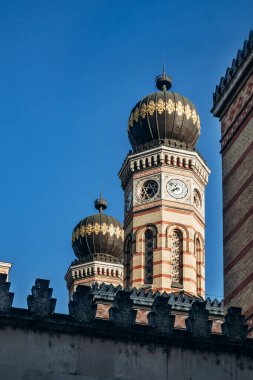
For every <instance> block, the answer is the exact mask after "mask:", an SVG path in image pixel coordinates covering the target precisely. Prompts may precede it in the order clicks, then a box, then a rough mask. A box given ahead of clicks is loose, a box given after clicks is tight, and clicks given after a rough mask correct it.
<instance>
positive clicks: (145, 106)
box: [128, 71, 200, 149]
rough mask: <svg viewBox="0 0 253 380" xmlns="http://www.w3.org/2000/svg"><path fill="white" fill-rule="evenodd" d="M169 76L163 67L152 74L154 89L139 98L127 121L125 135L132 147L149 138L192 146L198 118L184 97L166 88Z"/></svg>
mask: <svg viewBox="0 0 253 380" xmlns="http://www.w3.org/2000/svg"><path fill="white" fill-rule="evenodd" d="M171 84H172V79H171V77H170V76H168V75H166V73H165V71H164V72H163V74H162V75H160V76H158V77H157V78H156V86H157V88H158V90H160V91H157V92H154V93H151V94H149V95H147V96H145V97H144V98H143V99H142V100H140V101H139V102H138V103H137V104H136V106H135V107H134V108H133V109H132V111H131V114H130V117H129V121H128V136H129V140H130V142H131V145H132V147H133V148H134V149H138V147H139V146H141V145H142V146H145V144H147V143H151V142H156V141H159V142H163V141H164V140H173V141H177V142H179V143H184V144H186V145H187V146H188V147H189V148H190V147H192V148H193V147H194V146H195V144H196V142H197V140H198V137H199V134H200V119H199V115H198V113H197V111H196V107H195V106H194V104H193V103H192V102H191V101H190V100H189V99H187V98H186V97H184V96H182V95H180V94H178V93H175V92H171V91H168V90H169V89H170V87H171Z"/></svg>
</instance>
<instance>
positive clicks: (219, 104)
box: [211, 31, 253, 117]
mask: <svg viewBox="0 0 253 380" xmlns="http://www.w3.org/2000/svg"><path fill="white" fill-rule="evenodd" d="M252 62H253V31H250V34H249V38H248V40H246V41H244V45H243V49H242V50H238V53H237V57H236V59H234V60H233V62H232V66H231V67H229V68H228V69H227V71H226V74H225V77H222V78H221V80H220V84H219V85H218V86H216V90H215V92H214V94H213V108H212V110H211V112H212V113H213V114H214V116H217V117H221V114H222V109H224V105H225V102H228V100H229V99H231V92H232V91H233V92H235V86H238V83H239V82H240V85H241V83H242V79H243V77H244V76H245V74H246V73H247V72H248V73H249V74H250V72H251V71H252V67H253V64H252Z"/></svg>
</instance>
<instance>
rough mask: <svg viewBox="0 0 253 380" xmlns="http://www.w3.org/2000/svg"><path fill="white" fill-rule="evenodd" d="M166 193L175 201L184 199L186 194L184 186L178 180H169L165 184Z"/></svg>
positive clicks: (186, 190)
mask: <svg viewBox="0 0 253 380" xmlns="http://www.w3.org/2000/svg"><path fill="white" fill-rule="evenodd" d="M167 191H168V193H169V194H170V195H171V196H172V197H173V198H176V199H181V198H184V197H185V196H186V195H187V193H188V189H187V186H186V184H185V183H184V182H183V181H181V180H180V179H171V180H169V182H168V183H167Z"/></svg>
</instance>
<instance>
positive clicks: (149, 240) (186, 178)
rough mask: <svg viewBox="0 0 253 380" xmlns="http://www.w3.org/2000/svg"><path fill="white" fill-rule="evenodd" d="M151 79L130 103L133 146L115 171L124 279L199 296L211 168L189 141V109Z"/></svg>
mask: <svg viewBox="0 0 253 380" xmlns="http://www.w3.org/2000/svg"><path fill="white" fill-rule="evenodd" d="M171 85H172V79H171V77H170V76H168V75H166V73H165V71H163V74H162V75H160V76H158V77H157V78H156V86H157V89H158V91H157V92H155V93H152V94H150V95H147V96H145V97H144V98H143V99H142V100H141V101H139V102H138V103H137V104H136V106H135V107H134V108H133V110H132V112H131V114H130V117H129V124H128V136H129V140H130V142H131V145H132V147H133V151H131V152H130V153H129V154H128V156H127V157H126V159H125V161H124V163H123V165H122V168H121V170H120V172H119V177H120V179H121V184H122V188H123V190H124V192H125V220H124V231H125V242H124V285H125V286H126V287H128V286H130V287H137V288H151V289H152V290H154V291H155V290H159V291H168V292H180V291H182V290H183V291H185V292H187V293H189V294H192V295H195V296H202V297H203V296H204V295H205V186H206V184H207V181H208V175H209V174H210V170H209V169H208V167H207V165H206V163H205V162H204V160H203V158H202V157H201V156H200V154H199V153H198V152H197V151H196V150H195V144H196V142H197V139H198V137H199V134H200V121H199V116H198V114H197V112H196V108H195V106H194V105H193V103H192V102H190V101H189V100H188V99H187V98H185V97H184V96H182V95H180V94H178V93H174V92H171V91H169V89H170V88H171Z"/></svg>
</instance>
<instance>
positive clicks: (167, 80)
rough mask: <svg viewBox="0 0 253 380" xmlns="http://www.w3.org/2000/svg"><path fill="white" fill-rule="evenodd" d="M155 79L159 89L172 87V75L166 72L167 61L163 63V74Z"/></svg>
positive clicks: (163, 89) (165, 89) (164, 89)
mask: <svg viewBox="0 0 253 380" xmlns="http://www.w3.org/2000/svg"><path fill="white" fill-rule="evenodd" d="M155 81H156V87H157V88H158V90H161V91H167V90H169V89H170V88H171V86H172V78H171V76H170V75H167V74H166V71H165V63H163V71H162V75H158V76H157V77H156V80H155Z"/></svg>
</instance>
